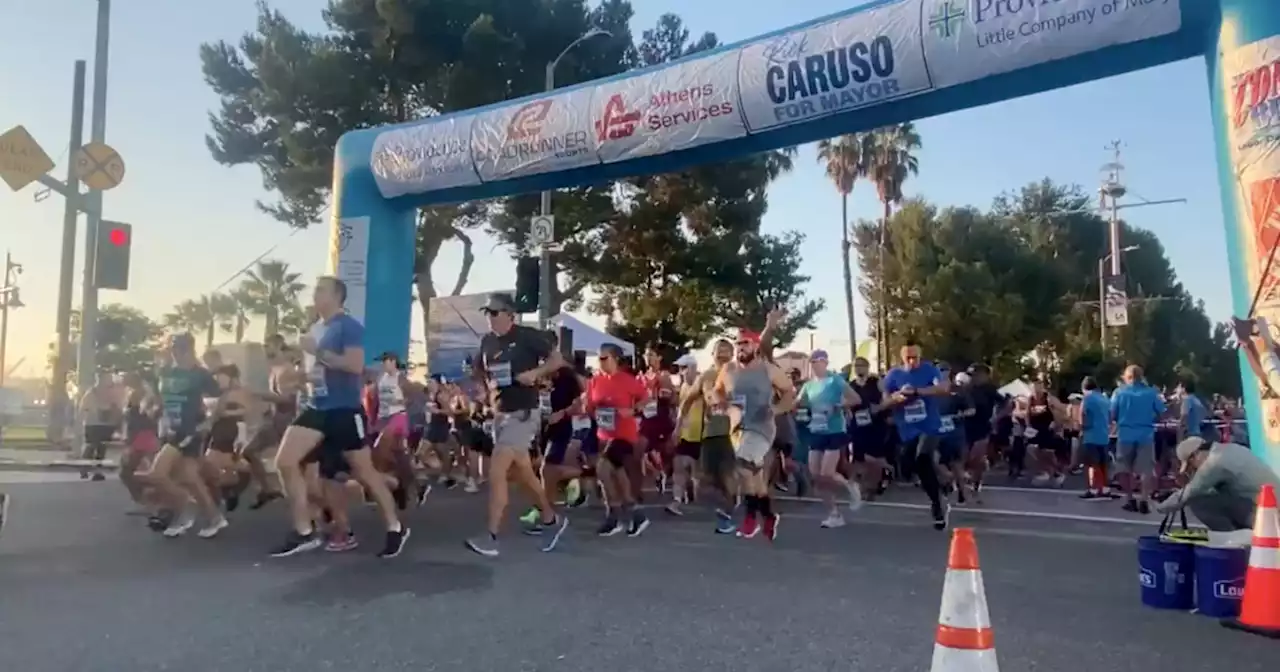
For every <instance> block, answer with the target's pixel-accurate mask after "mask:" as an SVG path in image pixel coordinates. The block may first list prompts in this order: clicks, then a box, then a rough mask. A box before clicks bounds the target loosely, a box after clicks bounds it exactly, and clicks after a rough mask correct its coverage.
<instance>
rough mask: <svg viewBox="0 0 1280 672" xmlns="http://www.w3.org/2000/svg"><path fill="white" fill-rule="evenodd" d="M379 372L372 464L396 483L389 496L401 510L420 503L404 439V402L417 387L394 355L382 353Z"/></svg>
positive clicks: (406, 430) (406, 419) (406, 427)
mask: <svg viewBox="0 0 1280 672" xmlns="http://www.w3.org/2000/svg"><path fill="white" fill-rule="evenodd" d="M380 363H381V365H382V371H381V373H380V374H379V375H378V380H377V383H376V385H377V394H378V414H377V418H378V420H377V422H376V423H375V424H374V433H375V435H376V436H377V439H375V440H374V443H373V453H374V457H375V460H374V461H375V463H377V464H379V465H380V466H382V467H383V468H384V470H385V471H388V472H390V473H391V474H392V475H394V476H395V480H396V484H395V488H394V489H393V490H392V493H391V494H392V496H393V497H394V498H395V500H396V507H397V508H399V509H400V510H404V509H405V508H407V507H408V502H421V501H422V499H421V497H422V496H425V494H424V495H421V496H420V495H419V494H418V493H419V488H418V477H417V475H416V474H415V473H414V471H413V462H412V460H411V458H410V457H409V454H410V453H409V447H408V445H407V439H408V437H409V434H410V431H409V413H408V399H409V398H410V397H413V396H414V395H415V392H416V390H415V388H417V387H419V386H418V385H415V384H414V383H413V382H411V381H410V380H409V379H408V377H407V376H406V375H405V364H404V362H402V361H400V356H399V355H397V354H396V353H394V352H384V353H382V357H381V358H380Z"/></svg>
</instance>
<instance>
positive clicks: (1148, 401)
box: [1111, 383, 1166, 443]
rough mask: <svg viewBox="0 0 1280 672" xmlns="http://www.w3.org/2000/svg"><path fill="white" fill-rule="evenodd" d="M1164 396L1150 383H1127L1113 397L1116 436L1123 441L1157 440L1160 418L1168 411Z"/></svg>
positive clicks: (1112, 407)
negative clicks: (1157, 427) (1162, 397)
mask: <svg viewBox="0 0 1280 672" xmlns="http://www.w3.org/2000/svg"><path fill="white" fill-rule="evenodd" d="M1165 410H1166V409H1165V405H1164V399H1161V398H1160V393H1159V392H1157V391H1156V388H1154V387H1151V386H1150V385H1147V384H1146V383H1134V384H1132V385H1125V386H1123V387H1121V388H1120V389H1118V390H1116V393H1115V395H1113V396H1112V397H1111V414H1112V417H1114V418H1115V420H1116V439H1117V440H1119V441H1120V442H1121V443H1153V442H1154V441H1155V438H1156V422H1157V421H1158V420H1159V419H1160V416H1161V415H1163V414H1164V412H1165Z"/></svg>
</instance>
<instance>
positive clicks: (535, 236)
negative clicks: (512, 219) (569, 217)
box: [529, 215, 556, 247]
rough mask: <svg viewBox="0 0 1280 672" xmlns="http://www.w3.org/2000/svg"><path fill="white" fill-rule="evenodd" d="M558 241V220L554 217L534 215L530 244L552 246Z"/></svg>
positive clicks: (530, 226) (530, 225)
mask: <svg viewBox="0 0 1280 672" xmlns="http://www.w3.org/2000/svg"><path fill="white" fill-rule="evenodd" d="M555 241H556V218H555V216H553V215H534V216H533V218H532V220H531V221H530V223H529V243H530V244H531V245H533V246H535V247H536V246H541V245H550V244H551V243H554V242H555Z"/></svg>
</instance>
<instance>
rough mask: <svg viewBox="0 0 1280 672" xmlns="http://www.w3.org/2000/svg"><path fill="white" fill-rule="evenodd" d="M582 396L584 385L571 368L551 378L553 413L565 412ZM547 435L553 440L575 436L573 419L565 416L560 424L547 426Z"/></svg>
mask: <svg viewBox="0 0 1280 672" xmlns="http://www.w3.org/2000/svg"><path fill="white" fill-rule="evenodd" d="M580 396H582V383H580V382H578V374H577V373H575V372H574V370H573V369H571V368H569V367H567V366H566V367H564V368H562V369H559V370H557V371H556V372H555V374H553V375H552V376H551V411H552V412H553V413H554V412H557V411H563V410H564V409H566V408H569V407H570V406H572V405H573V402H574V400H575V399H577V398H578V397H580ZM547 434H548V436H550V437H552V438H564V439H567V438H569V437H570V436H572V435H573V418H570V417H569V416H568V415H565V416H564V417H563V418H560V421H559V422H556V423H555V424H552V425H548V426H547Z"/></svg>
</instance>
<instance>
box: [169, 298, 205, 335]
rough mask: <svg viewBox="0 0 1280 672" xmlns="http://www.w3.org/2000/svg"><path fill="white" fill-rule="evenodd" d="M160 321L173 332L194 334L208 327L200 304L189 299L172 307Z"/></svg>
mask: <svg viewBox="0 0 1280 672" xmlns="http://www.w3.org/2000/svg"><path fill="white" fill-rule="evenodd" d="M160 321H161V322H162V323H163V324H164V326H165V327H167V328H169V329H171V330H173V331H186V332H196V331H201V330H203V329H204V328H205V327H207V326H208V325H209V321H208V320H207V319H205V316H204V314H203V313H202V311H201V306H200V304H198V303H197V302H195V301H192V300H190V299H188V300H186V301H183V302H182V303H179V304H177V305H176V306H174V307H173V310H171V311H169V312H168V313H165V315H164V317H163V318H161V320H160Z"/></svg>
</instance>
